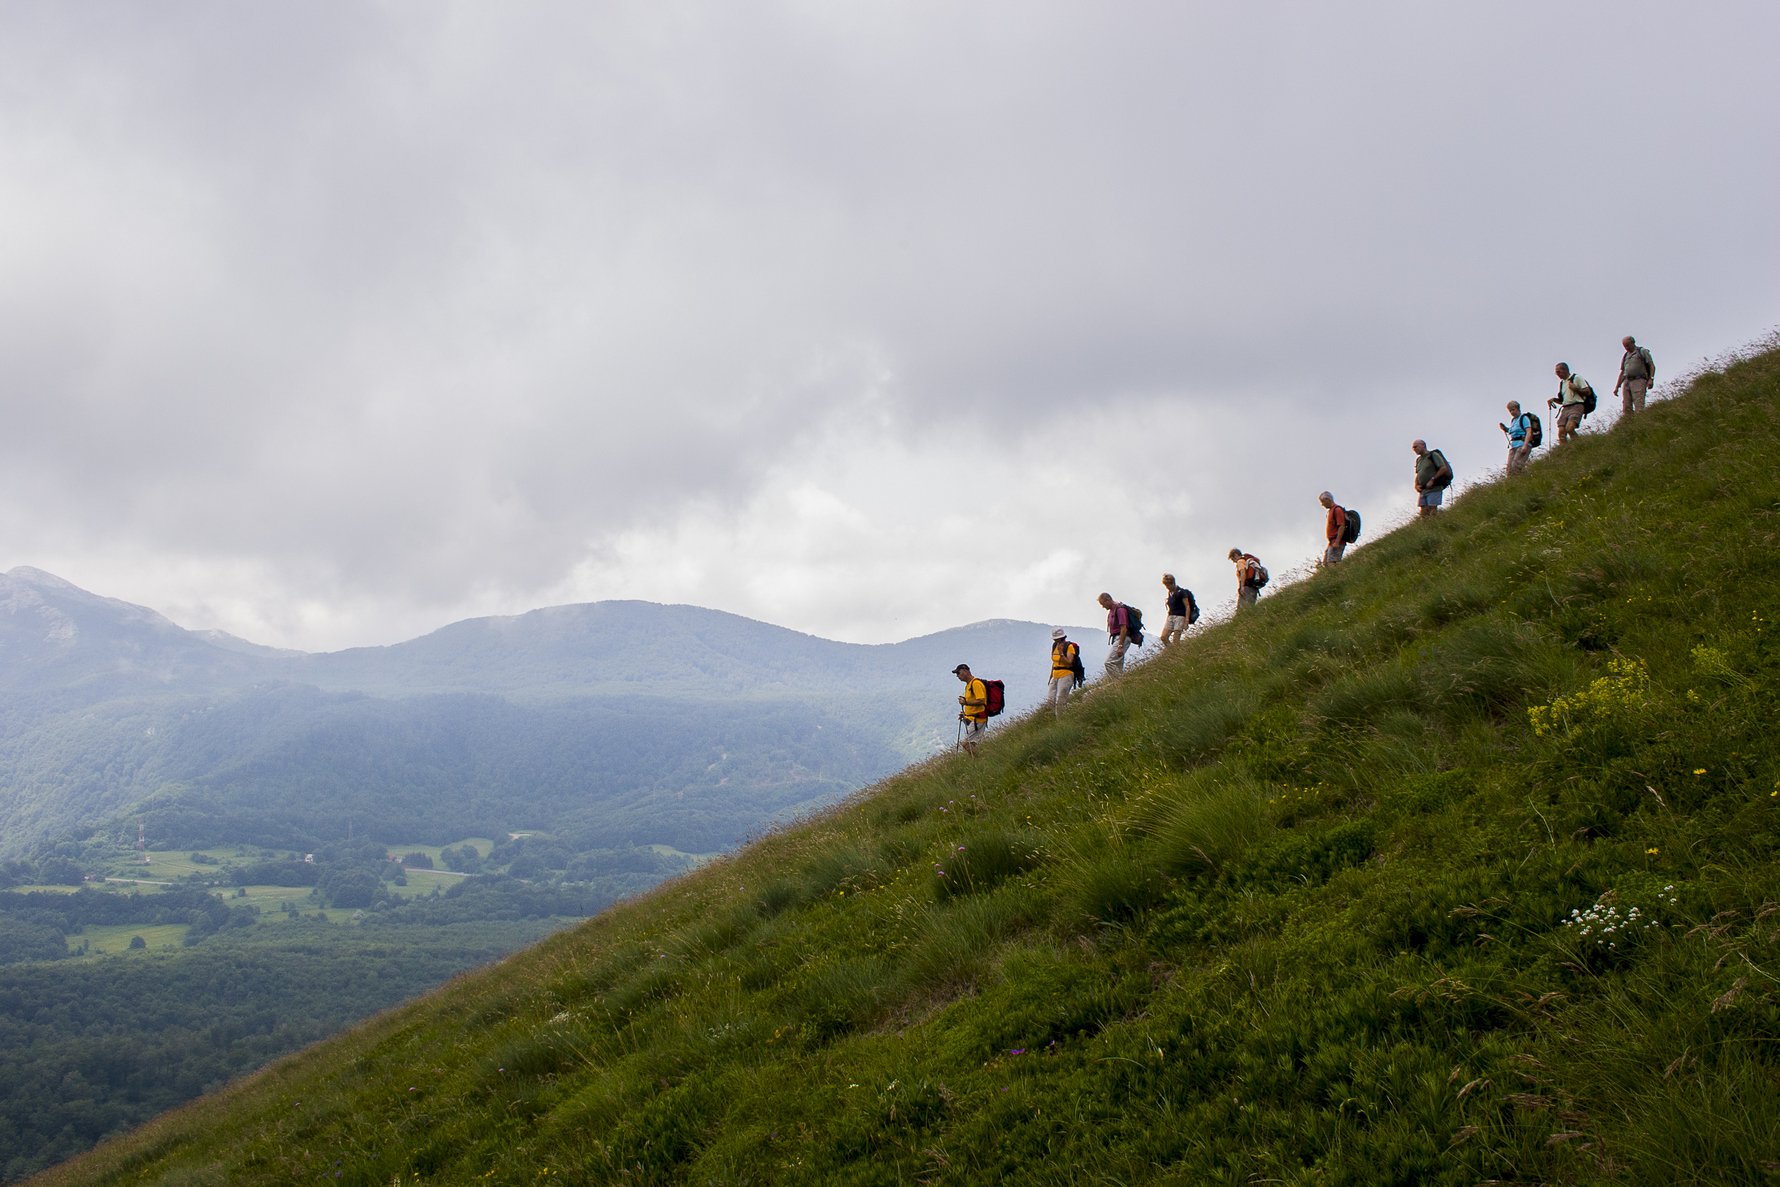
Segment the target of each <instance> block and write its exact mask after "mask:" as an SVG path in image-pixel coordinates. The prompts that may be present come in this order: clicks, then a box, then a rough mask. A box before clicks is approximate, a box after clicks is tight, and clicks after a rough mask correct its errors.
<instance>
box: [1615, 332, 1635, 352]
mask: <svg viewBox="0 0 1780 1187" xmlns="http://www.w3.org/2000/svg"><path fill="white" fill-rule="evenodd" d="M1619 344H1620V345H1621V346H1623V347H1625V348H1626V349H1627V350H1632V349H1634V348H1635V347H1637V345H1638V340H1637V339H1636V338H1634V337H1632V336H1631V335H1630V334H1627V335H1626V336H1625V337H1624V338H1621V339H1620V340H1619Z"/></svg>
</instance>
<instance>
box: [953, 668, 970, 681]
mask: <svg viewBox="0 0 1780 1187" xmlns="http://www.w3.org/2000/svg"><path fill="white" fill-rule="evenodd" d="M952 675H954V676H956V677H958V679H960V680H962V681H964V682H965V683H966V684H969V683H970V665H969V664H959V665H958V666H957V667H955V668H953V669H952Z"/></svg>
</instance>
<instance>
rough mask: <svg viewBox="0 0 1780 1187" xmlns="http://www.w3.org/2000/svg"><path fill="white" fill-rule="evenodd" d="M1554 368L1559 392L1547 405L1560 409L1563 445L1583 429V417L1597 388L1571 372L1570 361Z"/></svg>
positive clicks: (1560, 430) (1559, 437)
mask: <svg viewBox="0 0 1780 1187" xmlns="http://www.w3.org/2000/svg"><path fill="white" fill-rule="evenodd" d="M1552 370H1553V371H1554V372H1556V374H1557V377H1558V394H1557V395H1555V396H1553V397H1552V398H1551V399H1549V400H1547V401H1545V406H1546V407H1548V408H1550V407H1553V406H1555V407H1556V408H1557V410H1558V415H1557V429H1558V444H1559V445H1562V444H1563V443H1564V442H1566V441H1568V440H1570V439H1571V438H1572V437H1574V436H1576V434H1577V433H1578V432H1579V431H1581V429H1582V418H1583V417H1585V416H1587V415H1588V412H1589V408H1588V406H1589V403H1590V402H1591V401H1592V400H1593V399H1594V395H1595V389H1594V388H1592V387H1590V386H1589V385H1588V380H1586V379H1584V378H1583V377H1582V376H1580V375H1573V374H1571V373H1570V364H1569V363H1559V364H1558V365H1557V366H1556V367H1554V368H1552Z"/></svg>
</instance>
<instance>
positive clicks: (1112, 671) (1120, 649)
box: [1096, 593, 1143, 676]
mask: <svg viewBox="0 0 1780 1187" xmlns="http://www.w3.org/2000/svg"><path fill="white" fill-rule="evenodd" d="M1096 600H1097V601H1098V602H1099V603H1100V605H1101V607H1102V608H1103V609H1104V610H1105V611H1106V635H1107V640H1106V641H1107V642H1108V643H1110V644H1112V649H1111V650H1109V651H1108V652H1107V653H1106V674H1107V675H1108V676H1117V675H1118V674H1119V673H1120V672H1123V671H1124V670H1125V651H1126V649H1127V648H1129V647H1130V646H1131V645H1132V644H1133V643H1135V644H1137V645H1138V646H1139V647H1142V646H1143V633H1142V632H1143V628H1142V627H1141V626H1140V625H1139V623H1140V621H1141V619H1140V618H1139V616H1138V612H1137V611H1135V610H1133V609H1132V608H1131V607H1129V606H1127V605H1125V603H1123V602H1115V601H1113V596H1112V595H1111V594H1109V593H1103V594H1101V595H1100V597H1099V598H1097V599H1096Z"/></svg>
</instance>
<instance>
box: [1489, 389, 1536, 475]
mask: <svg viewBox="0 0 1780 1187" xmlns="http://www.w3.org/2000/svg"><path fill="white" fill-rule="evenodd" d="M1537 423H1538V418H1537V417H1535V416H1534V415H1533V414H1532V413H1530V412H1522V411H1521V410H1520V401H1519V400H1510V401H1508V423H1507V424H1503V423H1502V422H1501V421H1497V422H1496V427H1497V428H1498V429H1501V430H1502V431H1503V432H1504V433H1506V434H1508V468H1507V470H1505V471H1504V473H1506V474H1519V473H1520V472H1521V471H1522V470H1525V469H1526V468H1527V459H1529V458H1531V457H1532V456H1533V446H1535V445H1537V444H1538V443H1539V442H1538V440H1537V437H1538V432H1539V431H1538V429H1537V428H1536V427H1535V426H1536V425H1537Z"/></svg>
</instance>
